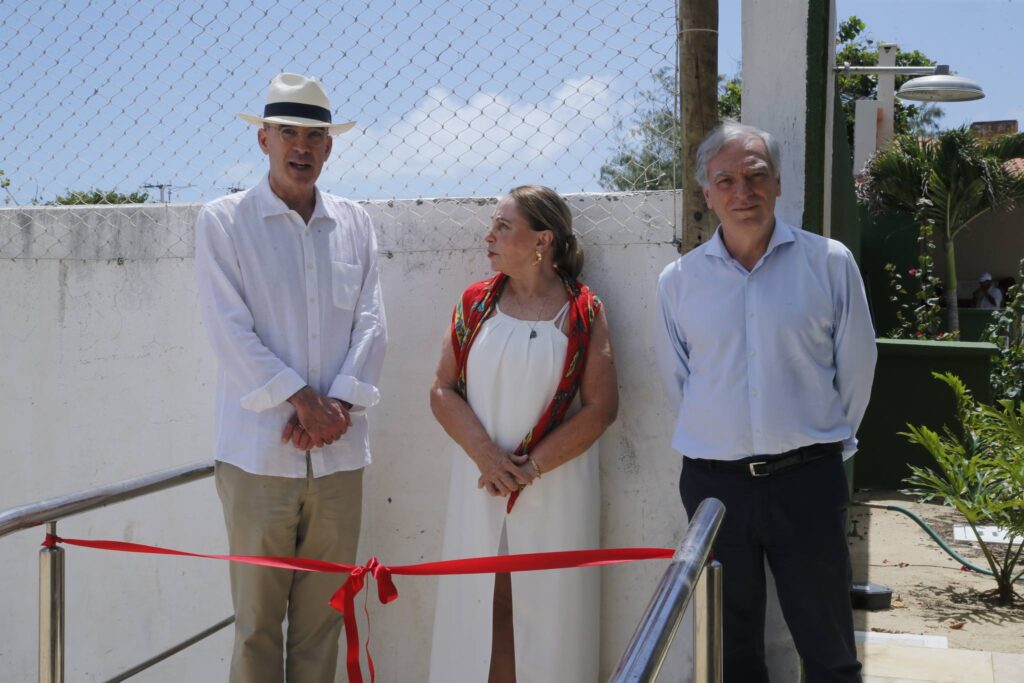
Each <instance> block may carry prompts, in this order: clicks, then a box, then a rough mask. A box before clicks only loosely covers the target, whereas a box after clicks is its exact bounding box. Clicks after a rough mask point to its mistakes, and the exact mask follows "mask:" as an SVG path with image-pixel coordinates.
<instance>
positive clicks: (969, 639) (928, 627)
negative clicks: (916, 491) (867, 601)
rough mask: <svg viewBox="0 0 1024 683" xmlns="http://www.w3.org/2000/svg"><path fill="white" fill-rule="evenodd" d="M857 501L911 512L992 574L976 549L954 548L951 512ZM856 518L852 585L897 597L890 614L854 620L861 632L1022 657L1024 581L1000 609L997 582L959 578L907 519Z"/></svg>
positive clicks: (871, 513)
mask: <svg viewBox="0 0 1024 683" xmlns="http://www.w3.org/2000/svg"><path fill="white" fill-rule="evenodd" d="M854 500H855V501H870V502H872V503H884V504H895V505H900V506H901V507H905V508H907V509H909V510H911V511H913V512H914V513H916V514H917V515H918V516H920V517H922V518H923V519H924V520H925V521H926V522H927V523H928V525H929V526H931V527H932V528H933V529H935V531H936V532H938V534H939V535H940V536H941V537H942V538H943V540H945V541H946V543H947V544H948V545H949V546H950V547H952V548H953V549H955V550H956V551H957V552H958V553H959V554H960V555H962V556H963V557H964V558H966V559H968V560H970V561H971V562H972V563H973V564H975V565H977V566H979V567H987V564H986V563H985V559H984V557H983V556H982V554H981V551H980V549H979V548H978V545H977V544H974V543H965V542H953V525H954V524H962V523H964V522H963V519H962V517H961V516H960V515H959V513H957V512H956V511H955V510H953V509H952V508H949V507H945V506H942V505H935V504H923V503H916V502H913V501H912V500H910V499H908V498H906V497H905V496H902V495H900V494H898V493H894V492H891V491H890V492H881V491H873V492H857V493H856V494H855V495H854ZM851 510H852V513H853V515H852V520H853V522H855V525H854V526H852V527H851V536H850V549H851V553H852V561H853V578H854V580H855V581H865V580H866V581H872V582H874V583H880V584H883V585H885V586H888V587H889V588H891V589H892V591H893V600H892V604H893V606H892V607H891V608H890V609H888V610H879V611H873V612H868V611H863V610H856V611H855V612H854V626H855V628H856V629H857V630H859V631H880V632H888V633H916V634H925V635H938V636H945V637H946V638H948V639H949V647H951V648H961V649H967V650H987V651H989V652H1009V653H1015V654H1024V581H1018V582H1017V599H1016V600H1015V602H1014V603H1013V605H1012V606H1000V605H998V604H997V603H996V602H995V600H994V597H993V595H992V593H993V592H994V589H995V580H994V579H992V577H990V576H985V575H982V574H978V573H976V572H970V571H962V570H961V568H960V564H959V563H958V562H957V561H956V560H954V559H953V558H952V557H950V556H949V555H948V554H946V552H945V551H944V550H942V548H941V547H939V545H938V544H937V543H935V541H933V540H932V539H931V538H930V537H929V536H928V535H927V534H926V533H925V532H924V530H923V529H921V528H920V527H919V526H918V525H917V524H916V523H915V522H914V521H913V520H912V519H911V518H910V517H907V516H906V515H904V514H902V513H899V512H895V511H889V510H879V509H873V508H866V507H860V506H854V507H852V508H851ZM995 547H999V548H1003V549H1005V547H1006V546H995ZM1021 569H1024V567H1021V566H1019V567H1018V571H1020V570H1021Z"/></svg>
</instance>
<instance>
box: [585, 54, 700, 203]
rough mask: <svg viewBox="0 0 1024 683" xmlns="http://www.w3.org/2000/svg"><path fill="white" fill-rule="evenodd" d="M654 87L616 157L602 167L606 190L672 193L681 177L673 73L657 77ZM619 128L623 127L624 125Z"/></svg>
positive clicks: (639, 107)
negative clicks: (670, 191)
mask: <svg viewBox="0 0 1024 683" xmlns="http://www.w3.org/2000/svg"><path fill="white" fill-rule="evenodd" d="M654 81H655V87H654V88H653V89H651V90H643V91H641V92H640V95H639V96H638V101H637V107H636V113H635V114H634V117H635V123H634V125H633V126H632V127H631V128H630V129H629V131H628V133H627V134H626V137H627V140H626V141H623V142H622V143H621V144H620V145H619V148H618V150H617V151H616V152H615V156H613V157H612V159H611V160H610V161H609V162H608V163H606V164H604V165H602V166H601V172H600V178H599V182H600V183H601V187H603V188H605V189H606V190H618V191H629V190H671V189H673V188H679V187H681V186H682V178H681V177H679V149H680V131H679V119H678V117H677V116H676V111H675V110H676V103H675V92H676V85H675V79H674V77H673V74H672V72H671V71H670V70H669V69H668V68H661V69H659V70H658V71H656V72H655V73H654ZM618 127H619V128H620V129H621V128H623V127H624V123H623V122H622V121H619V122H618Z"/></svg>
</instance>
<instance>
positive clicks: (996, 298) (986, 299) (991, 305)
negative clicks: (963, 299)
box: [974, 273, 1003, 310]
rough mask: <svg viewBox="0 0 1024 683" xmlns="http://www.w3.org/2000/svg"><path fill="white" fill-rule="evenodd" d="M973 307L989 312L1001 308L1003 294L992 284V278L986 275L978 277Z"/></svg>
mask: <svg viewBox="0 0 1024 683" xmlns="http://www.w3.org/2000/svg"><path fill="white" fill-rule="evenodd" d="M974 307H975V308H987V309H989V310H991V309H995V308H1002V307H1003V292H1002V290H1000V289H999V288H998V287H996V286H995V285H994V284H992V276H991V275H989V274H988V273H982V274H981V275H979V276H978V288H977V289H976V290H974Z"/></svg>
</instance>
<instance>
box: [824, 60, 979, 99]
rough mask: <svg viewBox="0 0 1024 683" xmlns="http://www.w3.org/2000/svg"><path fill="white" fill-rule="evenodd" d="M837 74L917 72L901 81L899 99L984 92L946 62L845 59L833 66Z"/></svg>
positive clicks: (958, 96)
mask: <svg viewBox="0 0 1024 683" xmlns="http://www.w3.org/2000/svg"><path fill="white" fill-rule="evenodd" d="M835 72H836V73H837V74H842V75H843V76H850V75H857V74H872V75H882V74H885V75H892V76H920V78H912V79H910V80H909V81H907V82H906V83H904V84H903V87H901V88H900V89H899V91H898V92H897V93H896V97H898V98H900V99H901V100H917V101H920V102H968V101H970V100H980V99H981V98H983V97H984V96H985V92H984V91H983V90H982V89H981V86H980V85H978V84H977V83H976V82H975V81H973V80H971V79H970V78H965V77H963V76H953V75H951V74H950V73H949V65H948V64H938V65H936V66H850V63H849V62H845V63H844V64H843V65H842V66H837V67H835Z"/></svg>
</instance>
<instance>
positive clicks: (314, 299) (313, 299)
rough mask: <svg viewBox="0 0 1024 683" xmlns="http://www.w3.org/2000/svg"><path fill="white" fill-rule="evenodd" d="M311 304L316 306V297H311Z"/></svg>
mask: <svg viewBox="0 0 1024 683" xmlns="http://www.w3.org/2000/svg"><path fill="white" fill-rule="evenodd" d="M309 303H311V304H315V303H316V297H312V296H311V297H309Z"/></svg>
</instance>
